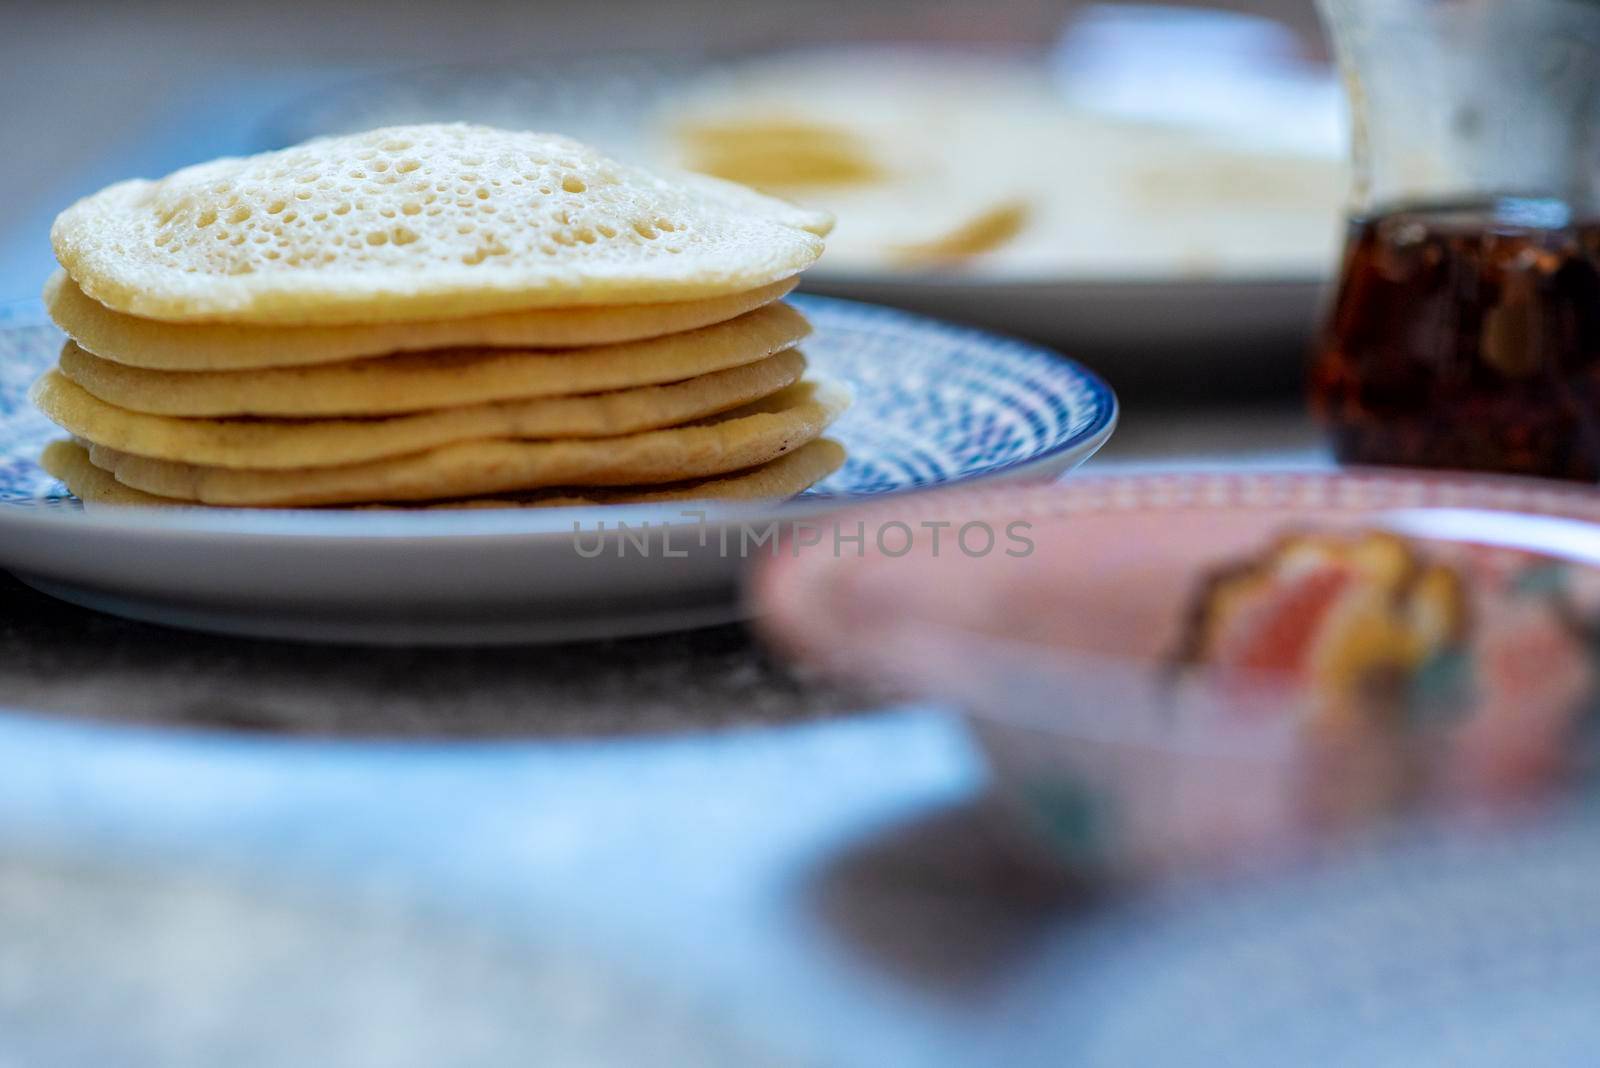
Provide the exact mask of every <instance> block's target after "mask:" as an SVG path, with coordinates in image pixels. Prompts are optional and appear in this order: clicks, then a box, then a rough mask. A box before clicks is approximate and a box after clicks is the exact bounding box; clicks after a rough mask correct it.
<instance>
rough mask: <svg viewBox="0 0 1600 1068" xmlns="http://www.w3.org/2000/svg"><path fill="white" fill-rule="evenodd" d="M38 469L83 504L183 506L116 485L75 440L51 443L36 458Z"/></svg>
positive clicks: (167, 499)
mask: <svg viewBox="0 0 1600 1068" xmlns="http://www.w3.org/2000/svg"><path fill="white" fill-rule="evenodd" d="M39 466H40V467H42V468H44V469H45V470H46V471H47V472H49V473H50V475H51V476H52V477H54V478H59V479H60V480H61V481H62V482H65V483H66V485H67V489H68V490H69V491H71V493H72V495H73V496H74V497H76V498H78V499H79V500H80V501H82V502H83V503H84V504H161V505H175V504H176V505H186V504H188V503H189V502H188V501H174V500H171V499H170V498H167V497H157V496H155V495H154V494H151V493H143V492H141V491H139V490H136V489H133V488H132V487H130V486H124V485H123V484H122V483H120V482H118V481H117V480H116V479H115V478H114V477H113V476H112V474H111V472H109V471H102V470H101V469H100V468H98V467H96V466H95V465H94V464H93V462H91V461H90V459H89V450H88V449H86V448H84V447H83V446H82V445H80V444H78V443H77V442H76V441H52V442H51V443H50V444H48V445H46V446H45V447H44V452H43V453H42V454H40V456H39Z"/></svg>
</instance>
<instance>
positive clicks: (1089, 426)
mask: <svg viewBox="0 0 1600 1068" xmlns="http://www.w3.org/2000/svg"><path fill="white" fill-rule="evenodd" d="M788 299H789V301H790V302H791V303H793V304H795V305H796V306H798V307H799V308H800V309H801V310H803V311H805V312H806V313H807V314H808V315H810V316H811V317H813V318H814V319H822V320H847V321H848V322H849V323H850V324H851V325H856V326H861V327H866V328H871V327H878V328H881V329H888V330H892V331H896V332H898V333H900V334H902V335H904V334H907V333H909V334H913V335H914V334H924V335H926V336H927V337H928V338H929V339H930V340H931V339H934V338H938V339H942V340H943V341H944V342H945V343H946V344H952V345H961V346H965V347H969V348H972V349H975V350H976V351H978V352H981V353H983V354H985V355H987V356H989V357H991V358H1000V359H1005V360H1013V361H1016V362H1017V363H1018V365H1031V366H1032V367H1034V368H1035V369H1039V370H1042V371H1044V372H1046V373H1047V374H1048V376H1049V378H1050V379H1051V384H1053V385H1054V386H1055V388H1056V389H1057V390H1058V392H1059V394H1061V395H1065V394H1066V393H1067V392H1068V391H1069V390H1071V391H1075V392H1076V393H1077V394H1078V395H1079V396H1080V397H1081V400H1082V402H1083V403H1084V404H1086V405H1087V406H1088V409H1089V412H1088V417H1087V419H1085V420H1083V421H1082V423H1081V425H1077V426H1074V427H1073V428H1072V430H1071V431H1070V432H1069V433H1066V434H1064V435H1063V436H1062V437H1061V438H1060V439H1059V440H1056V441H1054V442H1052V443H1051V444H1050V445H1049V446H1048V447H1045V448H1041V449H1038V450H1037V451H1034V452H1031V453H1028V454H1027V455H1023V456H1019V457H1016V458H1014V459H1011V460H1007V461H1005V462H1002V463H997V464H993V465H992V466H986V467H983V468H981V469H979V470H973V471H967V472H963V473H960V474H957V475H956V476H954V477H950V478H945V479H942V480H937V481H932V482H929V483H926V484H908V485H900V486H895V487H894V488H889V489H883V490H878V491H873V492H842V493H841V492H829V491H818V490H811V491H808V492H807V493H806V494H804V495H802V496H801V497H798V498H795V499H793V500H789V501H784V502H779V503H777V504H774V503H771V502H738V503H730V502H720V503H719V502H699V503H696V504H693V505H690V506H689V508H691V509H692V511H685V510H684V509H680V508H664V507H663V506H661V505H650V504H642V505H611V506H606V507H582V508H548V509H505V510H483V511H456V512H451V511H432V512H394V513H372V512H362V513H356V512H350V511H338V510H320V509H292V508H291V509H245V508H238V509H201V508H196V509H157V508H151V509H144V508H100V509H95V510H93V511H84V510H83V509H82V508H81V507H79V506H78V505H77V503H76V502H75V501H71V500H64V501H60V502H56V501H53V500H50V499H40V500H39V501H37V503H35V502H32V501H28V502H24V501H5V500H0V521H4V522H5V523H7V524H17V523H27V524H32V523H38V524H40V525H41V526H43V525H50V524H58V523H62V522H72V523H77V524H86V525H90V526H100V527H107V528H116V529H122V530H129V531H133V530H141V531H151V532H159V533H161V534H162V535H163V536H177V537H182V536H185V535H193V536H197V537H204V536H209V535H213V534H232V535H241V536H260V537H270V538H279V537H285V536H293V537H332V538H350V537H357V538H369V537H381V538H386V539H393V538H438V537H450V538H456V537H463V536H468V537H505V536H526V535H538V534H562V535H570V534H571V533H572V532H573V531H575V530H580V531H593V530H595V529H597V524H598V523H599V522H600V520H602V519H604V520H605V521H606V523H607V524H608V525H609V526H610V528H611V529H616V527H617V526H618V525H619V524H628V525H631V526H634V527H635V528H639V527H655V528H660V527H663V526H666V525H693V524H700V523H705V524H721V523H738V522H748V521H750V520H752V519H754V518H756V517H760V518H763V519H780V520H798V519H804V518H806V517H808V516H814V515H819V514H823V513H826V512H831V511H835V510H838V509H839V508H842V507H847V506H849V505H852V504H860V503H866V502H869V501H878V500H881V499H883V498H887V497H891V496H893V497H895V498H903V497H904V496H906V495H908V494H913V493H918V494H920V493H926V492H931V491H935V490H941V489H948V488H952V487H956V486H971V485H974V484H977V483H978V482H980V481H989V480H993V479H1005V478H1007V477H1014V476H1018V475H1023V474H1025V473H1026V472H1027V471H1028V470H1029V469H1031V468H1035V467H1046V468H1048V467H1049V466H1051V465H1052V464H1056V465H1059V466H1061V467H1063V468H1065V467H1069V466H1072V464H1073V463H1074V458H1076V461H1077V462H1082V460H1084V459H1087V458H1088V457H1089V456H1091V455H1093V454H1094V452H1095V451H1097V450H1098V449H1099V448H1100V446H1101V445H1103V444H1104V443H1105V441H1106V440H1107V439H1108V438H1109V437H1110V436H1111V433H1112V431H1113V430H1115V429H1116V424H1117V419H1118V415H1119V404H1118V401H1117V397H1116V393H1115V392H1114V391H1113V390H1112V388H1111V387H1110V386H1109V385H1108V384H1106V382H1105V381H1104V380H1103V379H1102V378H1100V376H1099V375H1097V374H1095V373H1094V372H1093V371H1091V370H1089V369H1088V368H1086V367H1084V366H1083V365H1082V364H1080V363H1078V362H1077V361H1075V360H1072V359H1070V358H1068V357H1066V356H1063V355H1062V354H1060V353H1058V352H1056V351H1055V350H1053V349H1051V348H1048V347H1047V346H1044V345H1040V344H1037V343H1034V342H1031V341H1027V340H1024V339H1022V338H1017V337H1012V336H1009V335H1005V334H1001V333H996V332H994V331H990V330H985V329H981V328H978V327H972V326H966V325H962V324H959V323H950V322H946V321H944V320H941V319H937V318H935V317H932V316H927V315H922V314H919V313H916V312H909V311H904V310H902V309H899V308H891V307H887V306H883V305H878V304H871V303H867V302H863V301H855V300H848V299H844V298H839V297H824V296H813V295H809V294H795V295H793V296H791V297H789V298H788ZM48 325H49V320H48V319H47V318H46V317H45V315H44V312H43V308H42V305H41V304H40V302H39V301H37V300H32V301H12V302H8V303H5V304H0V330H8V329H24V328H28V327H39V326H48ZM802 347H804V346H802ZM1053 399H1057V400H1059V399H1060V398H1059V397H1056V398H1053ZM3 414H4V413H3V411H0V415H3ZM847 414H848V413H847ZM846 446H847V448H848V447H849V443H848V442H847V443H846Z"/></svg>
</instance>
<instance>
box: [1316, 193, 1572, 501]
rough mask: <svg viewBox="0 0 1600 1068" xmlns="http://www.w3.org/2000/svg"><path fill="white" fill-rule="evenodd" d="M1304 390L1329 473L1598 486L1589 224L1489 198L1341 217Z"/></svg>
mask: <svg viewBox="0 0 1600 1068" xmlns="http://www.w3.org/2000/svg"><path fill="white" fill-rule="evenodd" d="M1311 396H1312V405H1313V408H1314V410H1315V411H1316V413H1317V415H1318V416H1319V418H1320V419H1321V420H1322V422H1323V424H1324V425H1325V426H1326V427H1327V429H1328V431H1329V433H1330V435H1331V438H1332V442H1333V448H1334V452H1335V454H1336V455H1337V456H1338V458H1339V459H1340V460H1341V461H1343V462H1345V463H1359V464H1407V465H1412V466H1419V467H1442V468H1456V469H1465V470H1475V471H1502V472H1509V473H1514V474H1525V475H1543V476H1548V477H1554V478H1567V479H1581V480H1583V481H1589V482H1594V481H1600V219H1576V218H1574V217H1573V215H1572V213H1571V212H1570V211H1569V210H1568V209H1567V207H1566V205H1564V204H1562V203H1560V202H1557V201H1550V200H1533V199H1526V200H1524V199H1502V200H1496V201H1491V202H1487V203H1482V204H1449V205H1439V206H1426V207H1412V208H1407V209H1404V210H1399V211H1393V212H1388V213H1384V214H1381V215H1376V216H1373V217H1370V218H1366V219H1356V220H1354V221H1352V223H1351V229H1350V235H1349V238H1348V242H1347V244H1346V247H1345V257H1344V270H1343V276H1342V278H1341V280H1340V284H1339V290H1338V293H1337V296H1336V298H1335V301H1334V307H1333V311H1332V314H1331V316H1330V317H1329V319H1328V322H1327V325H1326V328H1325V329H1324V331H1323V335H1322V337H1321V339H1320V341H1319V343H1318V347H1317V352H1316V356H1315V359H1314V361H1313V365H1312V373H1311Z"/></svg>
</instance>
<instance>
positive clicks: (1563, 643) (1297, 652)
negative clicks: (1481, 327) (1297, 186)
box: [754, 472, 1600, 878]
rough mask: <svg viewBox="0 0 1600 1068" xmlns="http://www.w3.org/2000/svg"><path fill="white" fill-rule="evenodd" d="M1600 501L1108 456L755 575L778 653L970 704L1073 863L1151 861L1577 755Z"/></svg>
mask: <svg viewBox="0 0 1600 1068" xmlns="http://www.w3.org/2000/svg"><path fill="white" fill-rule="evenodd" d="M1596 522H1600V499H1597V498H1596V497H1595V496H1594V495H1593V494H1592V493H1587V492H1584V491H1580V490H1573V489H1567V488H1564V487H1561V486H1559V485H1555V484H1551V483H1545V482H1539V481H1534V480H1521V479H1507V478H1484V477H1476V478H1474V477H1436V476H1431V475H1424V474H1413V473H1406V472H1400V473H1383V474H1378V473H1360V472H1353V473H1343V474H1298V473H1297V474H1183V475H1148V476H1112V477H1105V478H1092V477H1091V478H1081V479H1075V480H1074V481H1073V482H1072V483H1070V484H1063V485H1047V486H1033V487H1007V488H1002V489H996V490H991V491H985V492H972V493H961V494H928V495H924V496H921V497H918V498H914V499H912V500H910V501H907V502H905V503H903V504H901V505H899V506H897V507H894V508H880V509H875V510H868V511H863V512H858V513H847V514H844V515H841V516H839V517H836V518H835V519H834V520H832V521H830V522H825V523H822V524H819V526H820V527H821V528H822V531H823V534H822V537H821V538H820V540H818V541H816V543H815V544H807V545H804V546H801V545H800V544H799V543H800V540H801V539H795V540H794V541H793V542H791V543H790V544H789V545H788V546H786V547H785V548H784V549H783V551H780V552H779V553H778V554H776V557H775V558H774V559H773V560H772V561H770V562H769V563H768V564H767V566H766V567H765V568H764V569H763V571H762V573H761V574H760V575H759V576H758V577H757V580H756V582H755V587H754V592H755V597H756V599H757V601H758V608H759V609H760V611H761V612H762V615H763V618H764V620H765V627H766V629H767V632H768V634H769V635H770V637H771V638H772V640H773V641H774V642H775V643H776V644H777V645H778V646H779V647H780V648H781V649H783V650H785V651H787V652H789V653H790V654H792V655H794V656H797V657H799V658H800V659H802V660H804V661H807V662H810V663H813V664H815V665H817V666H819V667H821V668H822V669H823V670H825V671H828V672H830V673H832V674H835V675H838V676H840V677H843V678H847V679H850V680H853V681H856V682H859V683H865V684H868V685H871V686H874V687H878V688H882V689H884V690H887V691H889V692H893V693H896V694H902V695H907V696H914V697H925V698H932V699H936V700H942V701H949V702H951V703H953V704H955V705H956V706H958V707H960V708H961V709H962V711H963V712H964V713H966V714H967V716H968V718H969V721H970V723H971V726H972V728H973V731H974V734H975V736H976V738H977V740H978V742H979V743H980V745H981V746H982V748H983V749H984V751H985V753H986V755H987V757H988V760H989V762H990V764H991V766H992V769H993V771H994V779H995V786H996V789H997V792H998V793H999V795H1000V796H1001V797H1002V799H1004V800H1005V801H1006V802H1007V803H1008V807H1009V808H1010V810H1012V811H1013V812H1015V813H1017V814H1018V815H1019V816H1020V818H1021V822H1022V823H1023V824H1024V825H1025V826H1026V827H1027V828H1028V829H1030V830H1031V831H1032V832H1033V834H1032V835H1031V840H1032V841H1033V842H1035V843H1036V844H1043V845H1044V846H1045V847H1046V849H1047V851H1048V853H1049V854H1050V855H1051V856H1053V857H1054V858H1055V859H1057V860H1060V861H1063V862H1065V863H1066V864H1068V865H1070V866H1072V867H1074V868H1077V869H1081V870H1085V871H1089V872H1093V873H1096V874H1101V875H1110V876H1115V877H1133V878H1141V877H1148V876H1152V875H1160V874H1169V873H1173V872H1178V871H1185V870H1195V869H1208V868H1217V867H1219V866H1223V865H1237V864H1241V863H1244V864H1249V863H1257V862H1260V861H1263V860H1270V859H1271V858H1274V857H1282V856H1289V855H1294V854H1296V853H1298V852H1301V851H1303V850H1305V849H1307V848H1308V847H1316V846H1321V845H1323V844H1325V843H1328V842H1330V841H1337V840H1339V839H1340V838H1341V837H1343V836H1345V835H1350V834H1354V833H1356V832H1359V831H1361V830H1364V829H1369V828H1372V827H1375V826H1379V825H1382V824H1384V823H1386V822H1388V821H1390V820H1393V819H1396V818H1399V817H1409V816H1424V815H1426V816H1445V817H1449V818H1454V817H1457V816H1466V815H1467V814H1471V816H1472V817H1473V818H1480V817H1488V818H1503V817H1504V816H1505V814H1508V813H1516V812H1522V811H1524V810H1526V809H1527V808H1528V807H1529V806H1530V805H1533V804H1535V803H1536V802H1537V801H1538V800H1540V799H1541V798H1543V797H1545V796H1546V795H1548V794H1549V793H1550V792H1551V791H1553V790H1554V789H1556V788H1558V787H1560V786H1562V785H1563V784H1567V783H1570V782H1572V781H1573V780H1574V779H1575V778H1576V777H1578V776H1580V775H1581V774H1583V773H1584V771H1585V770H1586V769H1585V764H1586V759H1585V755H1584V748H1583V746H1582V744H1581V742H1582V737H1583V733H1584V728H1585V727H1586V725H1587V722H1586V721H1587V719H1588V718H1589V715H1590V713H1591V712H1592V710H1593V709H1594V708H1595V706H1596V704H1597V697H1600V672H1597V665H1596V659H1595V657H1596V652H1597V649H1600V526H1596V525H1595V524H1596ZM858 533H859V534H861V535H862V538H861V540H860V542H857V541H855V540H854V538H855V536H856V535H857V534H858ZM831 535H839V536H838V537H833V536H831ZM803 540H805V541H806V542H810V541H811V540H812V539H810V538H806V539H803Z"/></svg>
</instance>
